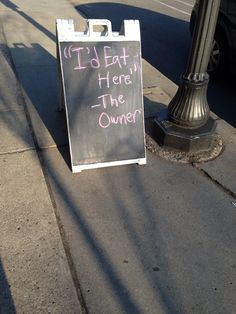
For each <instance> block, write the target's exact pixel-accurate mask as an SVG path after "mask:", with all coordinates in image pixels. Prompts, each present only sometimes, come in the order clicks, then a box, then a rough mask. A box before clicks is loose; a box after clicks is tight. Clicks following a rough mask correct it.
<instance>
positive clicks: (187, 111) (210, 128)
mask: <svg viewBox="0 0 236 314" xmlns="http://www.w3.org/2000/svg"><path fill="white" fill-rule="evenodd" d="M219 7H220V0H200V1H199V9H198V14H197V18H196V24H195V28H194V33H193V40H192V46H191V50H190V55H189V60H188V64H187V68H186V71H185V73H184V74H183V75H182V78H181V82H180V85H179V88H178V91H177V93H176V95H175V96H174V98H173V99H172V100H171V102H170V104H169V106H168V109H167V111H166V112H165V114H164V115H163V113H162V114H160V116H158V117H157V118H156V119H155V121H154V128H153V131H154V136H155V138H156V140H157V142H158V143H159V144H160V145H164V146H169V147H173V148H176V149H179V150H182V151H194V152H198V151H204V150H210V149H211V147H212V143H213V138H214V134H215V129H216V122H215V121H214V120H213V119H212V118H211V117H210V109H209V106H208V102H207V96H206V93H207V86H208V82H209V75H208V73H207V65H208V62H209V58H210V54H211V49H212V43H213V39H214V33H215V28H216V22H217V17H218V13H219Z"/></svg>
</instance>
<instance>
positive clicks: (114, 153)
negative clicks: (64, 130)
mask: <svg viewBox="0 0 236 314" xmlns="http://www.w3.org/2000/svg"><path fill="white" fill-rule="evenodd" d="M96 39H97V38H96ZM59 56H60V66H61V76H62V85H63V95H64V105H65V109H66V115H67V124H68V135H69V142H70V153H71V162H72V171H73V172H78V171H81V170H83V169H89V168H98V167H104V166H113V165H121V164H128V163H139V164H144V163H146V153H145V137H144V111H143V97H142V79H141V75H142V72H141V51H140V42H138V41H114V40H109V41H105V40H104V39H103V41H101V40H100V41H97V40H91V41H81V40H77V41H65V42H59Z"/></svg>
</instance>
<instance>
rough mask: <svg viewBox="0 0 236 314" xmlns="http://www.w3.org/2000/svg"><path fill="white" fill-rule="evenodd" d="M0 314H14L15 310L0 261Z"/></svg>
mask: <svg viewBox="0 0 236 314" xmlns="http://www.w3.org/2000/svg"><path fill="white" fill-rule="evenodd" d="M0 313H1V314H4V313H7V314H15V313H16V309H15V305H14V301H13V299H12V295H11V290H10V286H9V284H8V281H7V278H6V274H5V271H4V268H3V265H2V262H1V259H0Z"/></svg>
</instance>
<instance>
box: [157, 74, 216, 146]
mask: <svg viewBox="0 0 236 314" xmlns="http://www.w3.org/2000/svg"><path fill="white" fill-rule="evenodd" d="M208 81H209V79H208V76H206V78H205V79H204V80H203V81H194V80H188V79H186V78H185V77H183V78H182V82H181V84H180V86H179V89H178V91H177V93H176V95H175V97H174V98H173V99H172V101H171V102H170V104H169V106H168V108H167V109H166V110H164V111H163V112H161V114H160V115H159V116H158V117H157V118H156V119H155V120H154V126H153V136H154V138H155V139H156V140H157V142H158V144H159V145H161V146H168V147H172V148H175V149H178V150H181V151H185V152H201V151H208V150H210V149H211V148H212V146H213V143H214V138H215V130H216V122H215V120H213V119H212V118H211V117H210V116H209V106H208V103H207V98H206V91H207V85H208Z"/></svg>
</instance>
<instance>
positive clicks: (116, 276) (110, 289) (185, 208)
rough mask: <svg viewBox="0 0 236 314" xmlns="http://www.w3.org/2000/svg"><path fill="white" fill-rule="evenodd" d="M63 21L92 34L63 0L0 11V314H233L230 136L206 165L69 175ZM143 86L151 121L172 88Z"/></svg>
mask: <svg viewBox="0 0 236 314" xmlns="http://www.w3.org/2000/svg"><path fill="white" fill-rule="evenodd" d="M32 2H33V3H32ZM74 2H75V3H76V4H78V3H79V2H80V1H74ZM56 18H73V19H74V20H75V22H76V25H77V27H80V28H82V29H83V28H84V25H85V20H84V18H83V17H82V16H80V15H79V14H78V12H77V11H76V10H75V9H74V7H73V6H72V5H71V4H70V3H69V2H68V1H66V0H57V1H54V0H49V1H40V2H39V1H32V0H31V1H30V0H24V1H23V0H16V1H3V2H1V4H0V22H1V23H2V26H3V31H4V34H3V33H2V34H1V37H0V40H1V54H0V67H1V74H0V90H1V95H0V136H1V142H0V171H1V177H0V192H1V194H0V195H1V200H0V213H1V217H2V219H1V221H0V228H1V240H0V254H1V257H0V279H1V280H0V313H4V314H5V313H7V314H8V313H27V314H28V313H87V312H89V313H96V314H97V313H108V314H110V313H129V314H130V313H132V314H133V313H158V314H161V313H181V314H185V313H186V314H191V313H199V314H200V313H201V314H202V313H207V314H208V313H210V314H213V313H214V314H216V313H219V314H222V313H224V314H232V313H235V312H236V301H235V293H236V286H235V285H236V270H235V267H236V264H235V260H236V250H235V240H236V230H235V221H236V200H235V199H236V198H235V196H236V180H235V178H236V167H235V161H236V145H235V144H236V132H235V129H234V128H232V127H231V126H230V125H228V124H227V123H225V122H224V121H223V120H220V119H218V125H219V127H218V132H219V133H220V134H221V136H222V137H223V138H224V142H225V150H224V152H223V153H222V154H221V156H220V157H219V158H217V159H216V160H214V161H211V162H209V163H203V164H194V165H184V164H178V163H171V162H168V161H166V160H164V159H162V158H160V157H159V156H158V154H156V153H153V152H150V151H148V164H147V165H146V166H136V165H132V166H124V167H114V168H107V169H100V170H93V171H85V172H82V173H80V174H76V175H75V174H74V175H73V174H72V173H71V171H70V166H69V150H68V146H67V141H68V140H67V131H66V124H65V116H64V113H59V112H58V110H57V108H58V101H57V99H58V97H57V63H56V44H55V42H56V37H55V19H56ZM4 36H5V38H4ZM14 71H15V72H16V74H17V77H18V80H19V81H18V80H17V79H16V77H15V73H14ZM143 76H144V95H145V115H146V119H151V118H152V117H153V116H154V115H155V114H156V113H157V112H158V111H159V110H160V108H162V106H163V105H165V104H168V102H169V99H170V97H172V96H173V94H174V92H175V90H176V86H175V85H174V84H173V83H172V82H170V81H169V80H168V79H167V78H166V77H164V76H163V75H162V74H161V73H160V72H158V71H157V70H156V69H154V68H153V67H152V66H151V65H150V64H148V63H147V62H146V61H145V60H143ZM150 141H152V139H150ZM153 145H155V143H153Z"/></svg>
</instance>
